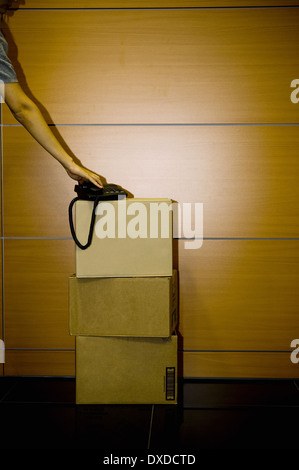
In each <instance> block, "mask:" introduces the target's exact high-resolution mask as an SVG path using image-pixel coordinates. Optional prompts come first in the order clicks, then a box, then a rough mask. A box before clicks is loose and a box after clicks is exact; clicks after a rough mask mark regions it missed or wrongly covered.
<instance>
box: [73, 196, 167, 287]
mask: <svg viewBox="0 0 299 470" xmlns="http://www.w3.org/2000/svg"><path fill="white" fill-rule="evenodd" d="M92 208H93V202H92V201H83V200H79V201H77V202H76V204H75V230H76V235H77V238H78V239H79V241H80V242H81V243H82V244H84V243H85V242H86V240H87V238H88V233H89V227H90V220H91V213H92ZM172 224H173V214H172V201H171V200H170V199H164V198H163V199H162V198H160V199H143V198H142V199H141V198H140V199H136V198H128V199H123V200H118V201H105V202H100V203H99V204H98V206H97V209H96V219H95V226H94V233H93V239H92V243H91V245H90V246H89V247H88V248H87V249H86V250H82V249H80V248H79V247H78V246H76V276H77V277H78V278H81V277H131V276H171V275H172V269H173V248H172V247H173V227H172Z"/></svg>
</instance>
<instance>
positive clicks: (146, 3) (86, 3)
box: [19, 0, 299, 9]
mask: <svg viewBox="0 0 299 470" xmlns="http://www.w3.org/2000/svg"><path fill="white" fill-rule="evenodd" d="M284 3H285V2H284V1H283V0H267V1H265V0H76V1H75V2H74V0H62V1H61V0H26V2H24V3H20V5H19V8H22V9H27V8H197V7H198V8H203V7H210V8H219V7H220V8H221V7H232V6H234V7H238V8H240V7H244V6H253V7H259V6H265V5H266V6H275V5H283V4H284ZM287 4H288V5H298V4H299V3H298V0H288V2H287Z"/></svg>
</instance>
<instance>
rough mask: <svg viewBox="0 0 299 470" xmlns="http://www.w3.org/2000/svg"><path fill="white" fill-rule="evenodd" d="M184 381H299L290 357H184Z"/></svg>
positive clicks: (250, 354)
mask: <svg viewBox="0 0 299 470" xmlns="http://www.w3.org/2000/svg"><path fill="white" fill-rule="evenodd" d="M183 360H184V362H183V371H184V377H201V378H266V379H293V378H294V379H298V377H299V367H298V364H293V363H292V361H291V360H290V354H289V353H278V352H277V353H261V352H246V353H243V352H219V353H217V352H216V353H214V352H194V353H191V352H190V353H185V354H184V359H183Z"/></svg>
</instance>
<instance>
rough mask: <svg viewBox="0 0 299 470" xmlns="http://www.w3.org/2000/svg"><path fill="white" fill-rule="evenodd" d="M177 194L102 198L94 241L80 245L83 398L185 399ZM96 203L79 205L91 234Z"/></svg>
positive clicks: (78, 222)
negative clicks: (180, 369) (181, 391)
mask: <svg viewBox="0 0 299 470" xmlns="http://www.w3.org/2000/svg"><path fill="white" fill-rule="evenodd" d="M171 204H172V201H171V200H169V199H134V198H132V199H124V200H120V201H106V202H101V203H99V205H98V207H97V217H96V223H95V229H94V235H93V240H92V244H91V246H90V247H89V248H87V249H86V250H81V249H80V248H79V247H77V246H76V274H75V275H72V276H71V277H70V278H69V329H70V334H71V335H76V403H78V404H116V403H122V404H127V403H131V404H138V403H143V404H145V403H151V404H166V403H169V404H173V403H177V335H176V334H175V328H176V325H177V308H178V279H177V271H176V270H174V269H173V236H172V211H171ZM92 207H93V203H92V202H90V201H83V200H79V201H77V202H76V206H75V227H76V233H77V237H78V239H81V240H85V239H86V238H87V233H88V230H89V221H90V217H91V212H92Z"/></svg>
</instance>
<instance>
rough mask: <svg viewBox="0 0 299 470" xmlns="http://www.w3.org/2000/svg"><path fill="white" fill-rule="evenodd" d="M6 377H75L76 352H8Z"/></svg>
mask: <svg viewBox="0 0 299 470" xmlns="http://www.w3.org/2000/svg"><path fill="white" fill-rule="evenodd" d="M5 375H32V376H57V375H58V376H74V375H75V350H74V351H55V350H53V351H50V350H49V351H39V350H36V351H30V350H27V351H26V350H23V351H22V350H20V351H11V350H8V351H7V358H6V364H5Z"/></svg>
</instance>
